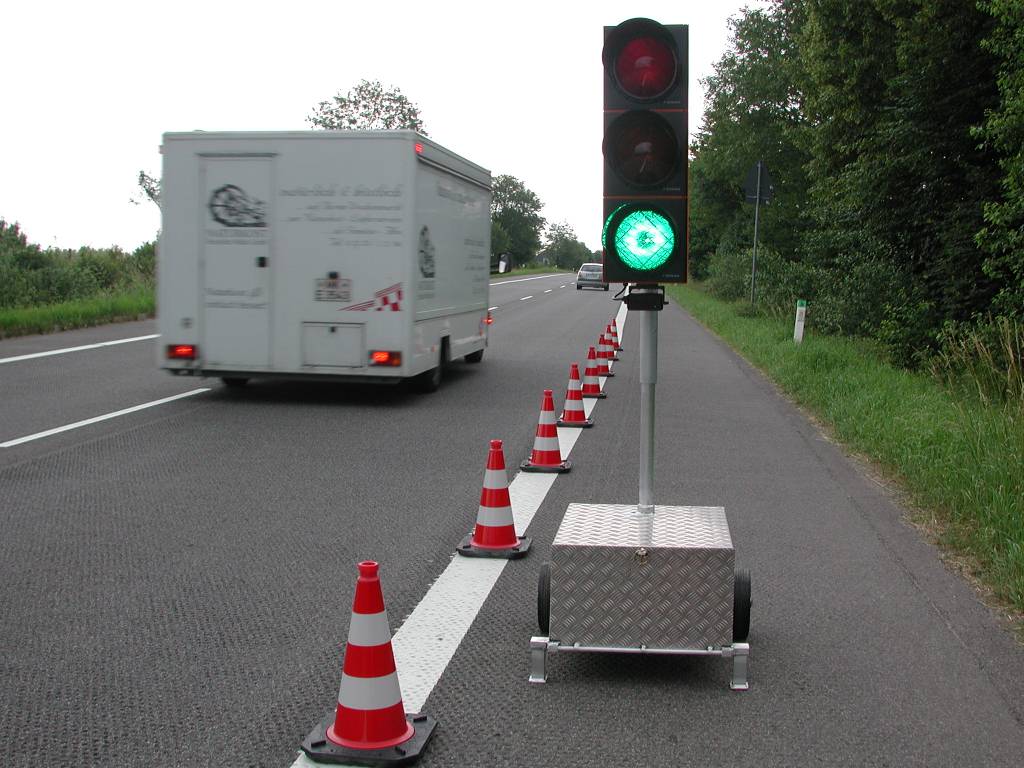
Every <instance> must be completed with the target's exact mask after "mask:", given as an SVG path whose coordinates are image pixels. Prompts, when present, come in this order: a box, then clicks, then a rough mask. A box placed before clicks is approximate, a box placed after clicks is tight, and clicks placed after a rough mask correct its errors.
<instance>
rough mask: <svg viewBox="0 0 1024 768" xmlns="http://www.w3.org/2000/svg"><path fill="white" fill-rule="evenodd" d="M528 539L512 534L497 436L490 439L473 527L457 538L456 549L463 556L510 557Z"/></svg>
mask: <svg viewBox="0 0 1024 768" xmlns="http://www.w3.org/2000/svg"><path fill="white" fill-rule="evenodd" d="M530 543H531V542H530V539H529V538H528V537H526V536H523V537H519V536H516V528H515V522H514V520H513V519H512V499H510V498H509V495H508V473H507V472H506V471H505V452H504V451H503V450H502V449H501V440H491V449H490V451H488V453H487V468H486V469H485V470H484V487H483V489H482V490H481V491H480V507H479V509H478V510H477V513H476V528H474V529H473V533H471V534H470V535H469V536H467V537H466V538H464V539H463V540H462V541H461V542H459V547H458V553H459V554H460V555H465V556H466V557H504V558H506V559H509V560H513V559H515V558H518V557H522V556H523V555H525V554H526V552H527V550H529V549H530Z"/></svg>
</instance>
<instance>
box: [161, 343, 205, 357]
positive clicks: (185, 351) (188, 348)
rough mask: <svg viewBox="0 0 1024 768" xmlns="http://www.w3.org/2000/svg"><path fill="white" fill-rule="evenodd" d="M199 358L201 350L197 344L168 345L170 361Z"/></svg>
mask: <svg viewBox="0 0 1024 768" xmlns="http://www.w3.org/2000/svg"><path fill="white" fill-rule="evenodd" d="M198 356H199V349H198V348H197V347H196V345H195V344H168V345H167V359H168V360H195V359H196V358H197V357H198Z"/></svg>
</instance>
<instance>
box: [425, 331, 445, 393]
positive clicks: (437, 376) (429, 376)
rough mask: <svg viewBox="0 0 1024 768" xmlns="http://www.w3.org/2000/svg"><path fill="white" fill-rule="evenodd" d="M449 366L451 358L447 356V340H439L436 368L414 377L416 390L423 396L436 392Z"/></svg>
mask: <svg viewBox="0 0 1024 768" xmlns="http://www.w3.org/2000/svg"><path fill="white" fill-rule="evenodd" d="M449 365H451V358H449V356H448V339H441V353H440V354H439V355H438V358H437V367H435V368H431V369H430V370H429V371H424V372H423V373H421V374H420V375H419V376H417V377H416V390H417V391H418V392H422V393H424V394H430V393H431V392H437V390H438V388H439V387H440V386H441V379H443V378H444V372H445V369H447V368H448V366H449Z"/></svg>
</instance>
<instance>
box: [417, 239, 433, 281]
mask: <svg viewBox="0 0 1024 768" xmlns="http://www.w3.org/2000/svg"><path fill="white" fill-rule="evenodd" d="M420 274H421V275H423V276H424V277H433V276H434V244H433V243H432V242H430V230H429V229H427V228H426V227H424V228H423V229H421V230H420Z"/></svg>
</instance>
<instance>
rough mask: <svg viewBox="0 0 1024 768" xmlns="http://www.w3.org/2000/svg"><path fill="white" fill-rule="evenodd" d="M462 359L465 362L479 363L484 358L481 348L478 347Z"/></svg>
mask: <svg viewBox="0 0 1024 768" xmlns="http://www.w3.org/2000/svg"><path fill="white" fill-rule="evenodd" d="M463 359H464V360H465V361H466V362H467V363H479V362H480V361H481V360H483V359H484V351H483V350H482V349H478V350H477V351H476V352H470V353H469V354H468V355H466V356H465V358H463Z"/></svg>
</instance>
